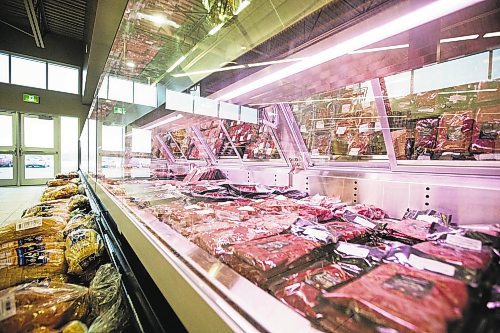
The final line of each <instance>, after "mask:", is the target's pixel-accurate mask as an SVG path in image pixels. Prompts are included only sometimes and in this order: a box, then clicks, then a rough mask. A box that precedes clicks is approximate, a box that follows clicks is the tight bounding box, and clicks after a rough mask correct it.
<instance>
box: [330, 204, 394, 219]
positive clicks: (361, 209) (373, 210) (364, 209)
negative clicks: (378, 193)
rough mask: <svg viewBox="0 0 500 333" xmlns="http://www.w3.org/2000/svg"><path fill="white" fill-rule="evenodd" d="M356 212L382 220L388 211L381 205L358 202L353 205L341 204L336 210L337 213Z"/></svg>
mask: <svg viewBox="0 0 500 333" xmlns="http://www.w3.org/2000/svg"><path fill="white" fill-rule="evenodd" d="M349 212H352V213H355V214H358V215H361V216H365V217H368V218H369V219H374V220H380V219H383V218H385V217H387V213H386V212H385V211H384V210H383V209H382V208H379V207H376V206H374V205H368V204H356V205H352V206H341V207H339V208H338V209H336V210H335V213H338V214H341V215H342V214H345V213H349Z"/></svg>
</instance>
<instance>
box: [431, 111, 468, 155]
mask: <svg viewBox="0 0 500 333" xmlns="http://www.w3.org/2000/svg"><path fill="white" fill-rule="evenodd" d="M473 128H474V119H473V118H472V111H461V112H445V113H443V115H442V117H441V121H440V123H439V128H438V136H437V143H436V150H437V151H440V152H457V153H465V152H467V151H468V150H469V147H470V145H471V141H472V130H473Z"/></svg>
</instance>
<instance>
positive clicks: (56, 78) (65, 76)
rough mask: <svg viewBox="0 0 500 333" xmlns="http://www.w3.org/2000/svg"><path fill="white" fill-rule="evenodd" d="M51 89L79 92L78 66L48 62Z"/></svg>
mask: <svg viewBox="0 0 500 333" xmlns="http://www.w3.org/2000/svg"><path fill="white" fill-rule="evenodd" d="M48 66H49V67H48V73H49V87H48V89H49V90H54V91H61V92H66V93H70V94H78V68H74V67H67V66H61V65H54V64H48Z"/></svg>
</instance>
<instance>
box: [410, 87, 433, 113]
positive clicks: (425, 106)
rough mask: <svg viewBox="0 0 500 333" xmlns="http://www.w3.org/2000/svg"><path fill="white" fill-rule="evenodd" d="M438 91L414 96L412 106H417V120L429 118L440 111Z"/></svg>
mask: <svg viewBox="0 0 500 333" xmlns="http://www.w3.org/2000/svg"><path fill="white" fill-rule="evenodd" d="M437 97H438V92H437V91H428V92H424V93H418V94H416V95H414V97H413V100H412V104H413V105H415V112H413V113H412V115H413V116H416V117H417V118H427V117H428V116H429V115H432V114H433V113H435V112H436V111H438V110H439V109H440V107H439V105H438V104H437Z"/></svg>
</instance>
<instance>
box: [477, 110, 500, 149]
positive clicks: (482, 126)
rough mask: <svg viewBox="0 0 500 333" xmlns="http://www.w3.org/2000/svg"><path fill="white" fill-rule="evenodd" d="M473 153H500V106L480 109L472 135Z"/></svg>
mask: <svg viewBox="0 0 500 333" xmlns="http://www.w3.org/2000/svg"><path fill="white" fill-rule="evenodd" d="M471 152H473V153H488V154H496V153H500V107H499V105H493V106H486V107H480V108H479V109H478V110H477V113H476V122H475V124H474V131H473V133H472V146H471Z"/></svg>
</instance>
